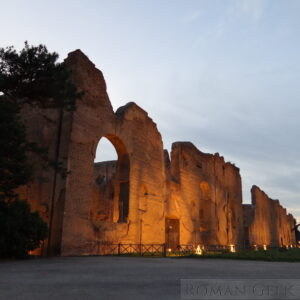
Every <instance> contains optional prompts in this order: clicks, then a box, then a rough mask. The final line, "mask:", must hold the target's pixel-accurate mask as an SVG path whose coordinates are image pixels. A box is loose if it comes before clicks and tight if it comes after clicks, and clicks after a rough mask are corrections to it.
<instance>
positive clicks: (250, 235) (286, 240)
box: [244, 186, 296, 247]
mask: <svg viewBox="0 0 300 300" xmlns="http://www.w3.org/2000/svg"><path fill="white" fill-rule="evenodd" d="M251 197H252V205H244V230H245V244H246V245H247V246H250V245H257V246H258V247H259V246H263V245H266V246H268V247H278V246H279V247H283V246H291V245H295V244H296V238H295V232H294V231H292V228H293V227H294V226H295V220H294V218H293V216H292V215H291V214H287V212H286V209H284V208H283V207H282V206H281V205H280V203H279V200H273V199H270V198H269V197H268V195H267V194H266V193H264V192H263V191H262V190H261V189H260V188H259V187H257V186H253V187H252V189H251Z"/></svg>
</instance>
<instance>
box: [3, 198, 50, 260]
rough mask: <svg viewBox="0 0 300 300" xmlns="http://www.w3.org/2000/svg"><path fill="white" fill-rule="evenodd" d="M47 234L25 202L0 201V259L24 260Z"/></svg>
mask: <svg viewBox="0 0 300 300" xmlns="http://www.w3.org/2000/svg"><path fill="white" fill-rule="evenodd" d="M47 234H48V227H47V224H46V223H45V222H44V221H43V220H42V219H41V218H40V216H39V214H38V213H37V212H30V206H29V204H28V203H27V202H26V201H19V200H15V201H12V202H5V201H0V257H2V258H24V257H26V256H28V251H30V250H34V249H36V248H38V247H39V246H40V244H41V242H42V241H43V240H44V239H45V238H46V237H47Z"/></svg>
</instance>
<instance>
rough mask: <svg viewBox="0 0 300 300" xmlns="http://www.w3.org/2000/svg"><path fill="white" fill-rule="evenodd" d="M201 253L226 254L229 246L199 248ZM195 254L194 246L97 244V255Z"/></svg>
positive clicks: (195, 247)
mask: <svg viewBox="0 0 300 300" xmlns="http://www.w3.org/2000/svg"><path fill="white" fill-rule="evenodd" d="M200 249H201V250H202V251H209V252H227V251H230V250H231V248H230V246H223V245H211V246H205V247H201V248H200ZM195 253H197V246H195V245H177V246H176V247H174V248H169V247H168V246H167V245H166V244H123V243H119V244H110V243H99V244H98V255H140V256H172V255H190V254H195Z"/></svg>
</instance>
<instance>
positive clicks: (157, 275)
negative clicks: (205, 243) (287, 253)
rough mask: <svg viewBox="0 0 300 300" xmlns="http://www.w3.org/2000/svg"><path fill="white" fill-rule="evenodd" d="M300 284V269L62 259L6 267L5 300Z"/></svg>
mask: <svg viewBox="0 0 300 300" xmlns="http://www.w3.org/2000/svg"><path fill="white" fill-rule="evenodd" d="M188 278H193V279H197V278H206V279H209V278H219V279H224V278H236V279H244V278H245V279H246V278H252V279H260V278H261V279H263V278H264V279H273V278H291V279H300V263H285V262H262V261H241V260H221V259H193V258H143V257H58V258H44V259H31V260H23V261H2V262H0V299H1V300H2V299H5V300H7V299H10V300H14V299H18V300H23V299H26V300H27V299H30V300H35V299H36V300H43V299H51V300H52V299H58V300H60V299H63V300H68V299H72V300H76V299H78V300H79V299H80V300H83V299H88V300H89V299H93V300H94V299H95V300H99V299H105V300H115V299H122V300H127V299H128V300H144V299H147V300H148V299H149V300H150V299H151V300H152V299H163V300H168V299H172V300H176V299H180V279H188Z"/></svg>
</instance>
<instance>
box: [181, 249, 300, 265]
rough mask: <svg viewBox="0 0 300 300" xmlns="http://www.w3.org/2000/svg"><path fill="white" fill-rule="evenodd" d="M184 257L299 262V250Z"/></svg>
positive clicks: (271, 250)
mask: <svg viewBox="0 0 300 300" xmlns="http://www.w3.org/2000/svg"><path fill="white" fill-rule="evenodd" d="M181 257H182V256H181ZM184 257H192V258H199V259H202V258H229V259H245V260H264V261H287V262H300V249H299V248H294V249H289V250H286V249H270V250H266V251H265V250H258V251H254V250H239V251H237V252H235V253H233V252H223V253H217V252H204V253H203V255H196V254H191V255H188V256H184Z"/></svg>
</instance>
